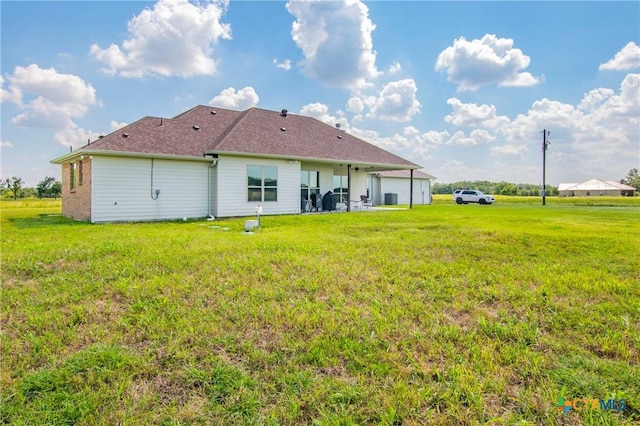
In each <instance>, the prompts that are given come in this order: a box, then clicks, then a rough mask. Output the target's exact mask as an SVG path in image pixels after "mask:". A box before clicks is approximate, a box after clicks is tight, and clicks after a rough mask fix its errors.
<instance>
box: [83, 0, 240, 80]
mask: <svg viewBox="0 0 640 426" xmlns="http://www.w3.org/2000/svg"><path fill="white" fill-rule="evenodd" d="M227 6H228V2H227V1H208V2H202V3H190V2H189V1H188V0H159V1H158V2H157V3H156V4H155V5H154V6H153V8H151V9H149V8H147V9H145V10H143V11H142V12H141V13H140V14H139V15H137V16H135V17H133V18H132V19H131V20H130V21H129V23H128V25H127V27H128V28H127V29H128V32H129V38H128V39H127V40H125V41H123V42H122V45H121V46H118V45H117V44H111V45H110V46H109V47H107V48H106V49H102V48H101V47H100V46H98V45H97V44H94V45H92V46H91V50H90V53H91V55H92V56H93V57H94V58H95V59H97V60H99V61H101V62H104V63H105V64H106V65H107V68H104V69H103V71H105V72H107V73H109V74H119V75H121V76H123V77H142V76H145V75H157V76H174V75H175V76H181V77H190V76H194V75H210V74H214V73H215V72H216V70H217V63H216V60H215V59H214V58H212V54H213V49H212V45H214V44H216V43H217V41H218V40H219V39H221V38H222V39H230V38H231V26H230V25H229V24H225V23H222V22H220V20H221V18H222V15H223V14H224V12H225V11H226V8H227Z"/></svg>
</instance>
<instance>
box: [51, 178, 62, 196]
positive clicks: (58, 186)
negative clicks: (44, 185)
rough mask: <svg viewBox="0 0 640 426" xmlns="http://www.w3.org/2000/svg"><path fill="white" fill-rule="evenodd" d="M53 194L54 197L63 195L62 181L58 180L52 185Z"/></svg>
mask: <svg viewBox="0 0 640 426" xmlns="http://www.w3.org/2000/svg"><path fill="white" fill-rule="evenodd" d="M51 196H52V197H53V198H58V197H60V196H62V183H61V182H60V181H56V182H55V183H54V184H53V185H51Z"/></svg>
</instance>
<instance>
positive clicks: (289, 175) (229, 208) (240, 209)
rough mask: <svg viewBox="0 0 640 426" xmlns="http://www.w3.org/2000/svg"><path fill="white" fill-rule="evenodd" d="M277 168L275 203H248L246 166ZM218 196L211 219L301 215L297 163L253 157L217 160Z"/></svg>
mask: <svg viewBox="0 0 640 426" xmlns="http://www.w3.org/2000/svg"><path fill="white" fill-rule="evenodd" d="M249 165H252V166H277V167H278V201H274V202H262V203H260V202H255V201H251V202H249V201H247V197H248V195H247V166H249ZM216 169H217V170H216V177H217V182H215V183H216V186H217V194H216V196H215V198H216V201H217V203H216V207H217V208H216V212H215V213H214V216H218V217H229V216H253V215H255V214H256V206H257V205H258V204H260V205H261V206H262V214H263V215H270V214H292V213H300V162H298V161H287V160H276V159H266V158H253V157H229V156H224V157H223V156H220V157H219V159H218V165H217V166H216Z"/></svg>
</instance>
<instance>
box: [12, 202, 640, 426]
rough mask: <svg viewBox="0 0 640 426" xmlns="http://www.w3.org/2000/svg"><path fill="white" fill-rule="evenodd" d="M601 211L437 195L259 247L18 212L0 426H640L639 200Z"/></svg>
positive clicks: (273, 238) (44, 206)
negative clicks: (467, 201)
mask: <svg viewBox="0 0 640 426" xmlns="http://www.w3.org/2000/svg"><path fill="white" fill-rule="evenodd" d="M514 201H515V199H514ZM538 201H539V200H538ZM601 201H602V200H601ZM606 203H608V205H607V206H588V205H576V201H574V204H573V205H570V204H564V202H563V204H560V203H557V204H556V203H553V202H549V199H548V205H547V206H544V207H543V206H540V205H534V204H532V203H526V202H521V203H515V202H511V203H510V202H508V200H507V201H505V200H499V202H498V203H497V204H496V205H493V206H478V205H464V206H457V205H454V204H453V203H452V202H448V201H447V200H445V199H443V200H440V201H439V200H437V199H436V204H435V205H432V206H418V207H416V208H414V209H413V210H410V211H409V210H406V211H383V212H355V213H351V214H320V215H294V216H279V217H273V216H263V218H262V229H261V230H259V231H258V232H256V233H255V234H245V233H244V232H243V231H242V229H243V224H244V219H225V220H217V221H215V222H206V221H189V222H159V223H139V224H104V225H91V224H86V223H78V222H73V221H69V220H67V219H64V218H62V217H61V216H59V215H58V213H59V211H60V204H59V202H57V203H56V202H49V203H47V202H43V203H40V202H24V203H20V202H18V203H14V202H4V201H3V202H2V241H1V248H2V300H1V306H2V312H1V315H2V316H1V318H2V324H3V331H2V335H1V354H2V370H1V376H0V387H1V389H2V396H1V397H2V405H1V409H0V419H1V421H2V422H3V423H7V424H25V425H27V424H128V425H143V424H144V425H147V424H166V425H178V424H273V425H276V424H320V425H334V424H336V425H337V424H342V425H350V424H383V425H399V424H403V425H412V424H436V425H438V424H440V425H450V424H486V423H488V424H509V425H510V424H545V425H547V424H548V425H554V424H593V425H597V424H608V425H620V424H625V425H626V424H635V423H637V422H639V421H640V399H639V397H640V391H639V389H640V367H638V365H639V363H640V288H639V287H638V282H640V279H639V278H640V258H639V257H638V252H639V249H640V238H639V237H640V205H638V203H637V201H636V203H635V204H634V203H630V204H626V203H627V201H626V200H625V201H623V202H622V203H621V202H620V201H619V200H611V199H609V200H607V202H606ZM577 204H580V203H577ZM558 397H564V398H565V399H573V398H595V399H601V398H602V399H605V400H607V399H609V398H615V399H625V400H626V403H627V407H626V410H624V411H623V412H614V411H601V410H592V411H586V410H585V411H580V410H571V411H570V412H569V413H567V414H564V415H563V414H562V413H561V411H560V410H558V409H557V408H555V407H554V405H555V404H556V403H557V401H558Z"/></svg>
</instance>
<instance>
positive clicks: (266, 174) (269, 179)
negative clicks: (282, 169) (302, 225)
mask: <svg viewBox="0 0 640 426" xmlns="http://www.w3.org/2000/svg"><path fill="white" fill-rule="evenodd" d="M247 201H278V168H277V167H276V166H247Z"/></svg>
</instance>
